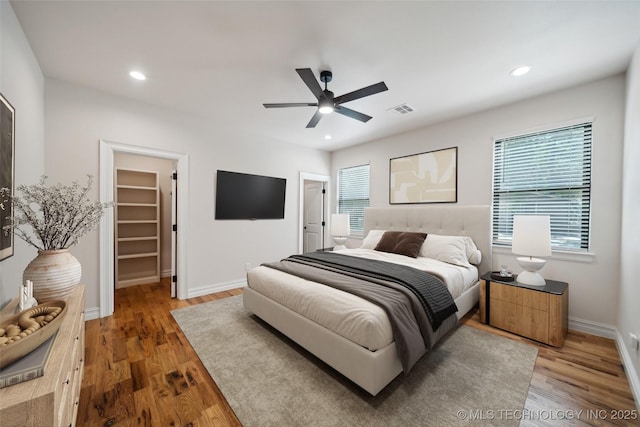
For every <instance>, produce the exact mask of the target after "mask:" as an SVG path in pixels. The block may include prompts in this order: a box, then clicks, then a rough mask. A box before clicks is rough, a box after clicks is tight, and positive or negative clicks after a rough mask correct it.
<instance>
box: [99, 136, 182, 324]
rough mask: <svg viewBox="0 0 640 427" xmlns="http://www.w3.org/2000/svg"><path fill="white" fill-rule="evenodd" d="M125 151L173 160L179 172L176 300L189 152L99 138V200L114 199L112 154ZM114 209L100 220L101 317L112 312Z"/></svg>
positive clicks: (106, 212)
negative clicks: (179, 195)
mask: <svg viewBox="0 0 640 427" xmlns="http://www.w3.org/2000/svg"><path fill="white" fill-rule="evenodd" d="M115 153H127V154H137V155H141V156H148V157H159V158H163V159H169V160H175V161H176V171H177V172H178V178H179V179H178V193H180V194H183V196H182V197H180V198H179V199H178V230H179V232H178V239H177V248H176V250H177V252H178V256H177V258H178V259H177V264H178V265H177V269H178V271H179V272H180V280H178V285H177V297H178V299H185V298H187V289H186V283H188V281H187V259H188V256H187V242H188V234H189V222H188V219H187V215H188V207H189V205H188V194H189V155H188V154H186V153H178V152H174V151H167V150H160V149H156V148H151V147H142V146H137V145H130V144H122V143H119V142H111V141H105V140H102V139H101V140H100V201H101V202H102V203H108V202H112V201H114V182H115V176H114V170H113V167H114V160H113V157H114V154H115ZM114 216H115V215H114V209H105V213H104V215H103V216H102V219H101V220H100V243H99V244H100V273H99V276H100V317H107V316H111V315H112V314H113V311H114V285H113V284H114V282H115V276H114V266H115V260H114V258H115V257H114V245H115V238H114Z"/></svg>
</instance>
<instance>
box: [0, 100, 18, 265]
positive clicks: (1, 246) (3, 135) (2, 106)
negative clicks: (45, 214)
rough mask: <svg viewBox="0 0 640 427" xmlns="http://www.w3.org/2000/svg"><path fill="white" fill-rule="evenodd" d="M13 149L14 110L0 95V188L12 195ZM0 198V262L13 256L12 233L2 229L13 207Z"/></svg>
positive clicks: (11, 213) (10, 215)
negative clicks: (7, 190) (6, 233)
mask: <svg viewBox="0 0 640 427" xmlns="http://www.w3.org/2000/svg"><path fill="white" fill-rule="evenodd" d="M14 149H15V110H14V108H13V107H12V106H11V104H10V103H9V101H8V100H7V99H6V98H5V97H4V96H2V94H1V93H0V188H8V189H9V191H10V192H11V193H10V194H11V195H13V192H14V188H13V177H14V159H13V156H14ZM3 199H4V198H3V197H0V205H1V206H0V261H2V260H3V259H5V258H8V257H10V256H11V255H13V233H9V234H8V235H5V233H4V231H2V227H3V226H5V225H7V224H8V223H9V221H8V219H10V218H11V217H12V215H13V207H12V206H11V203H10V202H8V201H7V200H3Z"/></svg>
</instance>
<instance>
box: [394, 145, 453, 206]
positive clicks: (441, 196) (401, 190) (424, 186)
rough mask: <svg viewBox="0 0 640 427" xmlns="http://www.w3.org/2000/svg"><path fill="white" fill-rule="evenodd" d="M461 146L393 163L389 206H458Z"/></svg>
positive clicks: (396, 160) (407, 157) (406, 157)
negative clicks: (427, 204)
mask: <svg viewBox="0 0 640 427" xmlns="http://www.w3.org/2000/svg"><path fill="white" fill-rule="evenodd" d="M457 201H458V147H451V148H445V149H442V150H436V151H429V152H427V153H420V154H413V155H410V156H404V157H397V158H394V159H391V160H389V203H390V204H392V205H395V204H409V203H456V202H457Z"/></svg>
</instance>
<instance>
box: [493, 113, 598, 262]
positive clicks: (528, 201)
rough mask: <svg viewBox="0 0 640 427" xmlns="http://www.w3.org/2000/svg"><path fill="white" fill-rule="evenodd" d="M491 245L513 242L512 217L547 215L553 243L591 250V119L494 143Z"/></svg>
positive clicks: (563, 246) (561, 247)
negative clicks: (549, 219)
mask: <svg viewBox="0 0 640 427" xmlns="http://www.w3.org/2000/svg"><path fill="white" fill-rule="evenodd" d="M493 156H494V157H493V243H494V244H503V245H511V238H512V235H513V216H514V215H527V214H529V215H549V216H550V218H551V246H552V248H556V249H568V250H585V251H586V250H588V249H589V215H590V213H589V209H590V204H591V122H590V121H589V122H583V123H580V124H576V125H571V126H566V127H562V128H559V129H552V130H547V131H543V132H537V133H532V134H529V135H520V136H515V137H510V138H504V139H497V140H495V141H494V153H493Z"/></svg>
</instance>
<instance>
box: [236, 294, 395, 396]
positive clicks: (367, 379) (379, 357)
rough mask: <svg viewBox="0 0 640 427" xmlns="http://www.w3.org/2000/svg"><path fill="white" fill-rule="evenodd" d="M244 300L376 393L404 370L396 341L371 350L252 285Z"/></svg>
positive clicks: (254, 310) (353, 379)
mask: <svg viewBox="0 0 640 427" xmlns="http://www.w3.org/2000/svg"><path fill="white" fill-rule="evenodd" d="M243 302H244V306H245V308H246V309H247V310H249V311H250V312H252V313H254V314H255V315H256V316H258V317H260V318H261V319H262V320H264V321H265V322H267V323H268V324H270V325H271V326H273V327H274V328H276V329H277V330H279V331H280V332H282V333H283V334H284V335H286V336H287V337H289V338H291V339H292V340H293V341H295V342H296V343H298V344H299V345H301V346H302V347H304V348H305V349H306V350H308V351H309V352H311V353H312V354H314V355H315V356H317V357H318V358H319V359H320V360H322V361H323V362H325V363H327V364H328V365H329V366H331V367H332V368H334V369H335V370H336V371H338V372H340V373H341V374H342V375H344V376H345V377H347V378H349V379H350V380H351V381H353V382H354V383H356V384H357V385H359V386H360V387H362V388H363V389H364V390H366V391H367V392H368V393H369V394H371V395H372V396H375V395H376V394H378V393H379V392H380V390H382V389H383V388H384V387H385V386H386V385H387V384H389V383H390V382H391V381H392V380H393V379H394V378H395V377H396V376H398V374H399V373H400V372H402V365H401V364H400V358H399V357H398V352H397V351H396V345H395V343H391V344H389V345H388V346H386V347H384V348H382V349H380V350H377V351H369V350H367V349H365V348H364V347H361V346H359V345H357V344H354V343H353V342H351V341H349V340H348V339H346V338H343V337H341V336H339V335H337V334H335V333H334V332H332V331H330V330H329V329H327V328H325V327H324V326H321V325H319V324H318V323H315V322H313V321H312V320H309V319H307V318H306V317H303V316H301V315H299V314H298V313H296V312H295V311H292V310H290V309H288V308H287V307H285V306H283V305H281V304H279V303H277V302H275V301H273V300H271V299H269V298H267V297H265V296H264V295H262V294H260V293H258V292H256V291H254V290H253V289H251V288H249V287H246V288H244V295H243Z"/></svg>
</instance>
